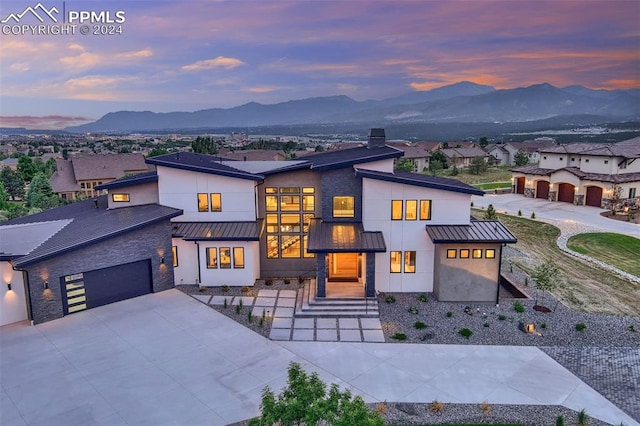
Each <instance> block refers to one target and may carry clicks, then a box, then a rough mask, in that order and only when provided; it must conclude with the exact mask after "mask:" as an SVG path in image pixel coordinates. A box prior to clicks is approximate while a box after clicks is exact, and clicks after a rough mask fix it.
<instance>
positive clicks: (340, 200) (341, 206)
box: [333, 196, 355, 217]
mask: <svg viewBox="0 0 640 426" xmlns="http://www.w3.org/2000/svg"><path fill="white" fill-rule="evenodd" d="M333 217H355V201H354V197H351V196H343V197H333Z"/></svg>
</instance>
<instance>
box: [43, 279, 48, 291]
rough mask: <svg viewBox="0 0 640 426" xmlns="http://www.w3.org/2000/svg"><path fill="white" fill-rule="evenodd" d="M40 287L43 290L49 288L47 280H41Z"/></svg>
mask: <svg viewBox="0 0 640 426" xmlns="http://www.w3.org/2000/svg"><path fill="white" fill-rule="evenodd" d="M42 287H43V288H44V289H45V290H48V289H49V281H47V280H44V281H43V282H42Z"/></svg>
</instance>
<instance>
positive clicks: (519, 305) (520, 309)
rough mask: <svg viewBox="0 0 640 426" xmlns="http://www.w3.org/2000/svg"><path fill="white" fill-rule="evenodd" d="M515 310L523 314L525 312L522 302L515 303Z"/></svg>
mask: <svg viewBox="0 0 640 426" xmlns="http://www.w3.org/2000/svg"><path fill="white" fill-rule="evenodd" d="M513 310H514V311H516V312H518V313H519V314H521V313H523V312H524V305H523V304H522V302H515V303H514V304H513Z"/></svg>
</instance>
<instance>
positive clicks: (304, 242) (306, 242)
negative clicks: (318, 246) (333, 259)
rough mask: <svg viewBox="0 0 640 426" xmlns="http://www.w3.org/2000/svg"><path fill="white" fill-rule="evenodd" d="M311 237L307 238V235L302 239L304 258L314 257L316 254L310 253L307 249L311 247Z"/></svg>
mask: <svg viewBox="0 0 640 426" xmlns="http://www.w3.org/2000/svg"><path fill="white" fill-rule="evenodd" d="M308 241H309V237H307V236H306V235H305V236H304V237H303V238H302V243H303V247H302V257H314V256H315V254H313V253H309V252H308V251H307V247H309V242H308Z"/></svg>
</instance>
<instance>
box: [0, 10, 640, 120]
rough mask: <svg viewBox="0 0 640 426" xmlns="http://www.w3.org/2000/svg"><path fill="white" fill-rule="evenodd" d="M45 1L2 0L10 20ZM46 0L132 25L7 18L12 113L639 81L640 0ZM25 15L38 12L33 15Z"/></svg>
mask: <svg viewBox="0 0 640 426" xmlns="http://www.w3.org/2000/svg"><path fill="white" fill-rule="evenodd" d="M37 3H38V1H37V0H35V1H31V2H25V1H20V2H15V1H6V0H3V1H2V2H1V3H0V20H5V19H6V18H7V17H8V16H9V15H10V14H12V13H14V14H18V13H21V12H23V11H24V10H25V8H26V7H28V6H32V7H35V6H36V4H37ZM41 3H42V5H43V6H44V7H46V8H48V9H50V8H51V7H54V6H55V7H56V8H57V9H59V10H60V11H62V10H63V7H64V8H65V10H66V11H73V10H76V11H79V10H85V11H95V12H99V11H109V12H110V13H111V14H114V13H115V12H116V11H118V10H121V11H124V12H125V14H126V21H125V22H124V23H122V33H123V34H116V35H94V34H88V35H81V34H79V30H78V29H76V34H75V35H51V36H46V35H32V34H30V33H27V34H24V35H23V34H19V35H11V34H9V35H6V34H5V31H7V32H8V31H9V30H8V29H4V28H3V32H2V35H0V37H1V39H0V115H1V116H2V118H1V119H0V126H3V127H27V128H63V127H65V126H67V125H76V124H82V123H84V122H87V121H93V120H95V119H97V118H99V117H101V116H102V115H104V114H106V113H107V112H110V111H118V110H151V111H156V112H168V111H194V110H198V109H204V108H212V107H225V108H226V107H233V106H238V105H241V104H243V103H246V102H250V101H256V102H260V103H276V102H281V101H286V100H291V99H302V98H307V97H313V96H328V95H338V94H344V95H348V96H350V97H352V98H353V99H356V100H366V99H383V98H386V97H391V96H398V95H401V94H404V93H407V92H410V91H415V90H429V89H433V88H436V87H440V86H444V85H447V84H452V83H456V82H459V81H463V80H466V81H472V82H475V83H480V84H488V85H492V86H494V87H496V88H498V89H503V88H513V87H523V86H529V85H532V84H536V83H542V82H547V83H550V84H553V85H555V86H558V87H563V86H567V85H572V84H580V85H583V86H587V87H591V88H603V89H627V88H640V1H638V0H630V1H624V0H605V1H589V0H579V1H571V0H555V1H529V0H522V1H519V0H511V1H509V0H504V1H485V0H475V1H460V0H452V1H418V0H413V1H402V0H400V1H398V0H395V1H386V0H378V1H360V0H334V1H314V0H308V1H293V2H287V1H276V0H266V1H260V2H254V1H242V0H240V1H231V2H223V1H162V0H160V1H150V0H148V1H126V2H118V1H84V2H82V1H73V0H71V1H66V2H64V5H63V2H62V1H57V0H55V1H47V0H42V1H41ZM45 23H47V24H50V23H52V21H48V22H45ZM22 24H32V25H34V24H39V22H38V21H37V20H36V19H35V18H34V17H33V16H29V15H25V16H24V17H23V18H22V19H21V22H19V25H22ZM7 25H8V26H9V27H12V26H14V25H16V23H15V22H14V21H8V22H7V23H6V24H0V26H7ZM78 27H79V25H78ZM90 27H91V28H93V24H90ZM9 29H11V28H9Z"/></svg>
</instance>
